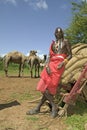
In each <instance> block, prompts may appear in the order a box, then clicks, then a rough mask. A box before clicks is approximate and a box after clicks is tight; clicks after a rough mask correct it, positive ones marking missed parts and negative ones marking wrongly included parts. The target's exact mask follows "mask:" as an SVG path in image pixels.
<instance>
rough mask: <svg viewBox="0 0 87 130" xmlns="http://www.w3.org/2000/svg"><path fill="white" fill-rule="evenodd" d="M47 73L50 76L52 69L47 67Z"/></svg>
mask: <svg viewBox="0 0 87 130" xmlns="http://www.w3.org/2000/svg"><path fill="white" fill-rule="evenodd" d="M46 71H47V73H48V74H49V75H50V74H51V70H50V67H49V66H46Z"/></svg>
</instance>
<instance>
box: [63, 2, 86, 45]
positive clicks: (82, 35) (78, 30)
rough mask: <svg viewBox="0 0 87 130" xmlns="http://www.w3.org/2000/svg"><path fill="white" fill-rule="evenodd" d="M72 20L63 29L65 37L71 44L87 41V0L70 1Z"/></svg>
mask: <svg viewBox="0 0 87 130" xmlns="http://www.w3.org/2000/svg"><path fill="white" fill-rule="evenodd" d="M72 16H73V17H72V21H71V23H70V26H69V28H67V29H66V30H65V34H66V38H68V39H69V40H70V41H71V43H72V44H76V43H78V42H81V43H87V1H86V0H84V1H81V2H79V3H75V2H72Z"/></svg>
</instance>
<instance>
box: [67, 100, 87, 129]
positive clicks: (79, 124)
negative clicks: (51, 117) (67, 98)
mask: <svg viewBox="0 0 87 130" xmlns="http://www.w3.org/2000/svg"><path fill="white" fill-rule="evenodd" d="M73 112H74V114H73V115H71V116H68V117H67V119H66V121H65V123H66V124H67V125H68V126H70V128H71V129H70V130H85V129H84V126H85V124H86V123H87V103H85V102H82V101H81V102H80V101H78V102H77V103H76V106H75V107H74V109H73Z"/></svg>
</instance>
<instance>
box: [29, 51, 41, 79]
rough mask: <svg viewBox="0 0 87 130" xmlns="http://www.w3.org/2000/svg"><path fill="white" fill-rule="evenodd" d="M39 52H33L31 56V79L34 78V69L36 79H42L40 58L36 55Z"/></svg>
mask: <svg viewBox="0 0 87 130" xmlns="http://www.w3.org/2000/svg"><path fill="white" fill-rule="evenodd" d="M36 53H37V51H35V50H31V51H30V54H29V66H30V73H31V78H32V77H33V68H34V69H35V75H34V77H35V78H36V77H40V74H39V73H40V72H39V69H40V58H39V57H38V56H37V55H36Z"/></svg>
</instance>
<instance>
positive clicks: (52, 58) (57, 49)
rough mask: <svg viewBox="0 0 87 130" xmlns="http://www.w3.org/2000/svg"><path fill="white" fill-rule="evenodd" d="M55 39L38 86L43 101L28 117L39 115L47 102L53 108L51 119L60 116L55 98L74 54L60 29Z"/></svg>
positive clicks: (57, 29)
mask: <svg viewBox="0 0 87 130" xmlns="http://www.w3.org/2000/svg"><path fill="white" fill-rule="evenodd" d="M55 38H56V40H55V41H52V43H51V46H50V50H49V57H48V60H47V63H46V66H45V67H44V69H43V71H42V72H41V78H40V81H39V83H38V85H37V90H38V91H41V93H42V95H43V96H42V99H41V100H40V102H39V104H38V105H37V107H35V108H34V109H31V110H29V111H28V112H27V113H26V114H27V115H32V114H37V113H39V112H40V108H41V106H42V105H43V104H44V102H45V101H46V100H48V101H49V103H50V105H51V107H52V110H51V117H53V118H55V117H56V116H57V114H58V108H57V106H56V104H55V103H54V100H53V96H54V95H55V94H56V93H57V88H58V85H59V83H60V79H61V76H62V74H63V72H64V69H65V65H66V63H67V62H68V61H69V60H70V59H71V58H72V52H71V46H70V43H69V41H68V40H67V39H64V33H63V30H62V29H61V28H60V27H57V28H56V30H55Z"/></svg>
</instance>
